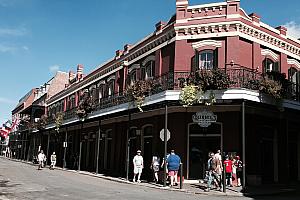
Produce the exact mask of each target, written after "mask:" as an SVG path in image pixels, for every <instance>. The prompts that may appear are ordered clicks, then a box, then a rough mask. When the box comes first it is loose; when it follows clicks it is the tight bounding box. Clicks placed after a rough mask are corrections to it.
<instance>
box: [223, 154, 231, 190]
mask: <svg viewBox="0 0 300 200" xmlns="http://www.w3.org/2000/svg"><path fill="white" fill-rule="evenodd" d="M224 165H225V174H226V177H225V178H226V185H229V186H230V187H232V165H233V164H232V161H231V160H230V159H229V156H228V155H226V157H225V160H224Z"/></svg>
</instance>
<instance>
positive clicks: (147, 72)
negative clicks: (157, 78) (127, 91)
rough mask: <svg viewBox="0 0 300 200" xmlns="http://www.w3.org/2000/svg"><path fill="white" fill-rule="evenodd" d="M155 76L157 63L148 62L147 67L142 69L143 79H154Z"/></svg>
mask: <svg viewBox="0 0 300 200" xmlns="http://www.w3.org/2000/svg"><path fill="white" fill-rule="evenodd" d="M154 75H155V61H154V60H150V61H148V62H147V63H146V64H145V66H143V67H142V79H143V80H147V79H149V78H153V77H154Z"/></svg>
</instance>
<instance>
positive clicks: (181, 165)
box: [180, 163, 183, 189]
mask: <svg viewBox="0 0 300 200" xmlns="http://www.w3.org/2000/svg"><path fill="white" fill-rule="evenodd" d="M182 176H183V164H182V163H180V189H182V181H183V178H182Z"/></svg>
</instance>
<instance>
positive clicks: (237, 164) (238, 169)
mask: <svg viewBox="0 0 300 200" xmlns="http://www.w3.org/2000/svg"><path fill="white" fill-rule="evenodd" d="M235 158H236V160H235V162H234V165H235V167H236V178H237V186H238V187H239V186H241V178H242V177H243V162H242V161H241V160H240V156H236V157H235Z"/></svg>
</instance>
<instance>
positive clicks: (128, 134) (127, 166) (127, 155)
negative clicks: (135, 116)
mask: <svg viewBox="0 0 300 200" xmlns="http://www.w3.org/2000/svg"><path fill="white" fill-rule="evenodd" d="M130 122H131V113H130V110H129V109H128V127H127V135H126V139H127V140H126V141H127V149H126V150H127V152H126V180H127V181H128V180H129V177H128V176H129V157H130V155H129V154H130V153H129V151H130Z"/></svg>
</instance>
